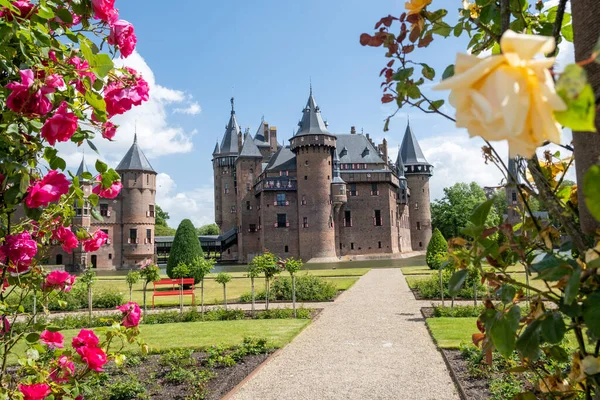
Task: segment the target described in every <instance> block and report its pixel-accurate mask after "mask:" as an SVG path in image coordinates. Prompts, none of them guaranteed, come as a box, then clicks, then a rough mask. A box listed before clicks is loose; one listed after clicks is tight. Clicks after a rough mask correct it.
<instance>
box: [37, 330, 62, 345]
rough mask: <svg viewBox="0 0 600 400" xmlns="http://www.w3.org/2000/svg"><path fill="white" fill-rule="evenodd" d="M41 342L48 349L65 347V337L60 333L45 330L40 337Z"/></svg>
mask: <svg viewBox="0 0 600 400" xmlns="http://www.w3.org/2000/svg"><path fill="white" fill-rule="evenodd" d="M40 340H41V341H42V343H44V344H45V345H48V347H51V348H54V347H58V348H60V349H62V348H63V347H65V346H64V344H63V341H64V340H65V337H64V336H63V335H62V334H61V333H60V332H50V331H49V330H47V329H46V330H45V331H44V332H42V334H41V335H40Z"/></svg>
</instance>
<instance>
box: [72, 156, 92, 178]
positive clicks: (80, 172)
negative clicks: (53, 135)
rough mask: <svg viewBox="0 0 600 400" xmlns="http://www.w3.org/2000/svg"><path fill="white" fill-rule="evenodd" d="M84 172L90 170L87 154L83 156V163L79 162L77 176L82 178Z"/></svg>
mask: <svg viewBox="0 0 600 400" xmlns="http://www.w3.org/2000/svg"><path fill="white" fill-rule="evenodd" d="M84 172H90V171H89V170H88V167H87V164H86V163H85V155H82V156H81V164H79V168H77V173H76V174H75V176H77V177H79V178H80V179H81V176H82V175H83V173H84Z"/></svg>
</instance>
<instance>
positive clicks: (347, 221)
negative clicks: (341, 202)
mask: <svg viewBox="0 0 600 400" xmlns="http://www.w3.org/2000/svg"><path fill="white" fill-rule="evenodd" d="M344 226H352V212H351V211H350V210H346V211H344Z"/></svg>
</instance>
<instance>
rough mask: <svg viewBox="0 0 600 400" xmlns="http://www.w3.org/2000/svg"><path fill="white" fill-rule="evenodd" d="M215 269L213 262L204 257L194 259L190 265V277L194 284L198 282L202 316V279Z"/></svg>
mask: <svg viewBox="0 0 600 400" xmlns="http://www.w3.org/2000/svg"><path fill="white" fill-rule="evenodd" d="M214 267H215V260H214V259H212V258H210V259H206V258H204V257H196V258H194V259H193V260H192V263H191V264H190V275H191V277H192V278H194V283H198V282H200V309H201V311H202V315H204V278H205V277H206V275H208V274H209V273H210V271H212V270H213V268H214Z"/></svg>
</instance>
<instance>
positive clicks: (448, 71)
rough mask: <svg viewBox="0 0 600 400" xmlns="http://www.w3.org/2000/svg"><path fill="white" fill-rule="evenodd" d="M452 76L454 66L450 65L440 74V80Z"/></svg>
mask: <svg viewBox="0 0 600 400" xmlns="http://www.w3.org/2000/svg"><path fill="white" fill-rule="evenodd" d="M453 76H454V64H450V65H448V66H447V67H446V69H445V70H444V73H443V74H442V79H448V78H451V77H453Z"/></svg>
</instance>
